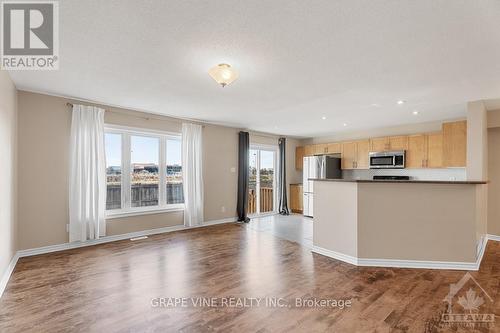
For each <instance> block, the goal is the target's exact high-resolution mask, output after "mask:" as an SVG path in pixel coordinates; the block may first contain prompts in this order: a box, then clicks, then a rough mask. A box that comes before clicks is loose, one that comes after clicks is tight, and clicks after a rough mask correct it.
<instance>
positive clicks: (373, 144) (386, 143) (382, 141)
mask: <svg viewBox="0 0 500 333" xmlns="http://www.w3.org/2000/svg"><path fill="white" fill-rule="evenodd" d="M407 149H408V137H407V136H389V137H383V138H373V139H370V151H374V152H379V151H389V150H407Z"/></svg>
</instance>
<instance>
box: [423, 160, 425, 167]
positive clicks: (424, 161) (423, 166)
mask: <svg viewBox="0 0 500 333" xmlns="http://www.w3.org/2000/svg"><path fill="white" fill-rule="evenodd" d="M424 163H425V160H422V168H423V167H424Z"/></svg>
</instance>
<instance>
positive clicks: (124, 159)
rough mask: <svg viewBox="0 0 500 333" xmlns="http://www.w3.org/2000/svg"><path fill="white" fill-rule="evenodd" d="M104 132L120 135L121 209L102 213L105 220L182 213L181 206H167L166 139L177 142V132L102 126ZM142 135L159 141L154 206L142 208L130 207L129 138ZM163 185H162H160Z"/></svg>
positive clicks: (182, 208)
mask: <svg viewBox="0 0 500 333" xmlns="http://www.w3.org/2000/svg"><path fill="white" fill-rule="evenodd" d="M104 133H112V134H121V139H122V142H121V148H122V152H121V169H122V176H121V208H120V209H110V210H106V219H113V218H120V217H125V216H135V215H146V214H158V213H164V212H171V211H180V210H184V204H167V188H166V184H167V175H166V168H167V140H168V139H176V140H179V139H181V134H180V133H174V132H164V131H156V130H149V129H142V128H134V127H128V126H119V125H109V124H106V125H105V127H104ZM132 136H146V137H152V138H157V139H158V142H159V147H158V148H159V152H158V173H159V178H160V180H159V184H158V187H159V192H158V205H157V206H146V207H132V205H131V176H132V174H131V169H130V167H131V161H130V157H131V137H132ZM163 185H165V186H163Z"/></svg>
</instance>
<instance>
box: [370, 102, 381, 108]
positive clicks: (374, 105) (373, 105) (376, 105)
mask: <svg viewBox="0 0 500 333" xmlns="http://www.w3.org/2000/svg"><path fill="white" fill-rule="evenodd" d="M370 106H372V107H374V108H378V107H380V104H377V103H373V104H370Z"/></svg>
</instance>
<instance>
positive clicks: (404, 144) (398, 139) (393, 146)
mask: <svg viewBox="0 0 500 333" xmlns="http://www.w3.org/2000/svg"><path fill="white" fill-rule="evenodd" d="M407 149H408V137H407V136H406V135H404V136H390V137H389V150H407Z"/></svg>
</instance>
